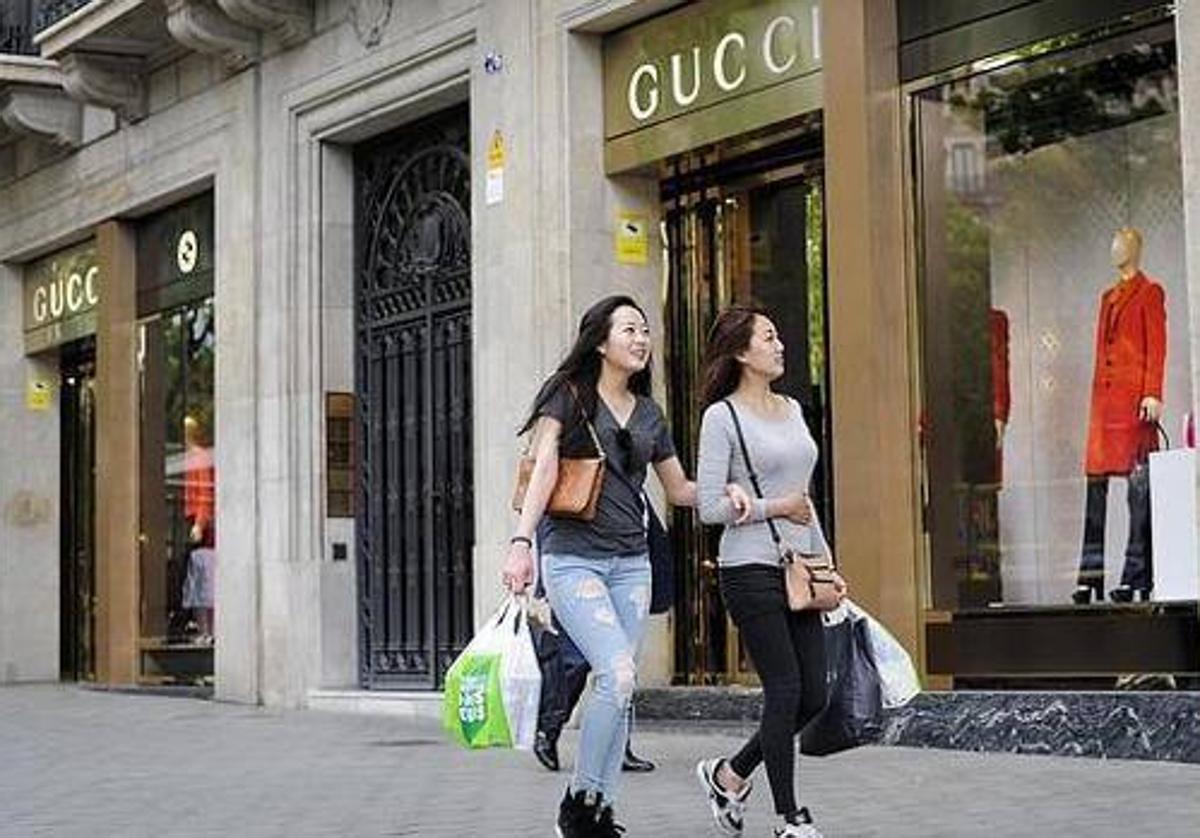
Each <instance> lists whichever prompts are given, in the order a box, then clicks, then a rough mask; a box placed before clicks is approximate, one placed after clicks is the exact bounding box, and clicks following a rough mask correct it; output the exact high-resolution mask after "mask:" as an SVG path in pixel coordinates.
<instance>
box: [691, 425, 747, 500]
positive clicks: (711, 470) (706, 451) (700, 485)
mask: <svg viewBox="0 0 1200 838" xmlns="http://www.w3.org/2000/svg"><path fill="white" fill-rule="evenodd" d="M732 454H733V447H732V446H731V445H730V440H729V434H728V432H727V429H726V427H725V425H724V423H723V422H722V421H721V420H720V419H719V418H718V415H717V414H715V413H714V412H713V410H712V409H711V408H710V409H709V410H707V411H705V413H704V418H703V419H701V420H700V446H699V451H698V452H697V459H696V506H697V508H698V509H699V510H700V520H701V521H703V522H704V523H706V524H733V523H735V522H736V521H737V520H738V518H739V517H741V516H740V515H739V513H738V511H737V510H736V509H735V508H734V505H733V501H731V500H730V498H729V495H728V494H727V493H726V491H725V486H726V484H727V483H728V482H729V466H730V457H731V455H732ZM757 505H758V504H757V503H755V504H753V506H757ZM751 514H752V515H753V510H752V511H751Z"/></svg>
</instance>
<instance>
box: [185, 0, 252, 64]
mask: <svg viewBox="0 0 1200 838" xmlns="http://www.w3.org/2000/svg"><path fill="white" fill-rule="evenodd" d="M167 29H168V30H169V31H170V33H171V37H173V38H174V39H175V40H176V41H178V42H179V43H181V44H183V45H184V46H185V47H187V48H188V49H190V50H194V51H195V52H199V53H202V54H205V55H220V56H221V57H222V58H223V59H224V60H225V64H226V66H228V67H229V68H230V69H231V70H240V69H241V68H243V67H245V66H246V65H248V64H252V63H254V62H255V61H257V60H258V54H259V53H258V33H257V32H255V31H254V30H253V29H250V28H249V27H246V26H243V25H242V24H240V23H238V22H236V21H234V20H232V19H230V18H229V16H228V15H226V14H225V13H224V12H223V11H221V9H220V7H218V6H217V4H216V0H167Z"/></svg>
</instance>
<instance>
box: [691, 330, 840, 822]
mask: <svg viewBox="0 0 1200 838" xmlns="http://www.w3.org/2000/svg"><path fill="white" fill-rule="evenodd" d="M704 367H705V368H704V390H705V392H704V401H705V404H706V405H707V406H708V407H707V409H706V410H705V411H704V419H703V421H702V423H701V427H700V452H699V463H698V465H697V468H696V489H697V495H698V502H699V507H700V517H701V519H702V520H703V521H704V522H705V523H708V524H724V525H725V531H724V533H723V535H722V536H721V548H720V557H719V559H718V564H719V568H720V586H721V596H722V598H723V599H724V601H725V607H726V608H727V609H728V611H729V614H730V616H731V617H732V618H733V621H734V623H735V624H736V625H737V627H738V629H739V631H740V634H741V637H742V639H743V641H744V642H745V644H746V650H747V651H748V652H749V654H750V657H751V659H752V660H753V661H754V665H755V668H756V669H757V671H758V674H759V677H760V678H761V679H762V684H763V713H762V720H761V722H760V726H759V729H758V732H756V733H755V734H754V736H753V737H751V738H750V740H749V741H748V742H746V744H745V745H744V746H743V747H742V749H741V750H740V751H739V752H738V753H737V754H736V755H734V756H733V757H730V758H729V759H725V758H714V759H708V760H703V761H701V762H700V763H699V764H698V765H697V766H696V774H697V777H698V778H699V780H700V783H701V785H702V786H703V788H704V791H705V793H706V794H707V795H708V799H709V804H710V806H711V808H712V813H713V817H714V818H715V819H716V822H717V825H718V826H719V827H720V828H721V830H722V831H723V832H725V833H726V834H727V835H740V834H741V832H742V824H743V813H744V809H745V804H746V799H747V797H748V796H749V794H750V775H751V774H752V773H753V772H754V770H755V769H756V768H757V767H758V765H759V763H766V768H767V780H768V782H769V783H770V786H771V793H772V797H773V798H774V803H775V811H776V813H777V814H778V815H779V817H780V822H779V825H778V826H777V827H776V829H775V835H776V836H787V838H820V833H819V832H818V831H817V829H816V827H815V826H814V825H813V823H812V817H811V816H810V814H809V811H808V809H807V807H801V806H799V805H798V804H797V803H796V797H795V787H794V778H795V735H796V733H798V732H799V731H800V730H801V729H802V728H803V727H804V725H805V724H806V723H807V722H808V721H809V720H810V719H811V718H812V717H813V716H815V715H816V714H817V713H818V712H819V711H820V710H821V709H822V708H823V707H824V706H825V701H826V688H825V645H824V644H825V641H824V635H823V631H824V629H823V627H822V623H821V615H820V613H819V612H816V611H792V610H790V608H789V607H788V601H787V591H786V587H785V582H784V571H783V567H782V565H781V562H780V554H779V549H778V548H777V546H776V544H775V541H774V540H773V538H772V535H771V531H770V528H769V527H768V525H767V523H766V522H767V519H772V520H773V521H774V522H775V525H776V527H777V529H778V531H779V534H780V536H781V537H782V541H783V542H784V543H785V544H786V545H788V546H789V547H791V548H792V549H793V550H794V551H796V552H798V553H800V554H802V555H813V556H816V555H823V554H825V553H827V552H828V546H827V545H826V543H825V537H824V535H823V533H822V531H821V526H820V523H819V522H818V521H817V520H816V517H815V516H814V515H813V513H812V507H811V505H810V504H809V501H808V494H807V493H808V486H809V482H810V481H811V479H812V473H813V467H814V466H815V464H816V461H817V445H816V443H815V442H814V441H813V438H812V434H810V433H809V430H808V426H807V425H806V424H805V422H804V416H803V414H802V413H801V411H800V406H799V405H798V404H797V403H796V402H795V400H793V399H790V398H788V397H786V396H782V395H780V394H778V393H775V392H773V391H772V390H771V383H772V382H773V381H775V380H776V379H778V378H779V377H780V376H781V375H783V343H782V342H781V341H780V340H779V336H778V334H777V333H776V331H775V326H774V324H773V323H772V322H771V321H770V319H769V318H768V317H767V316H766V315H765V314H763V313H762V312H759V311H756V310H753V309H748V308H741V307H737V308H731V309H728V310H726V311H724V312H722V313H721V315H720V316H719V317H718V318H717V321H716V322H715V323H714V324H713V327H712V330H711V331H710V333H709V338H708V348H707V350H706V353H705V365H704ZM733 411H736V413H737V420H738V422H739V423H740V424H741V427H742V431H743V433H744V435H745V439H746V446H747V448H748V449H749V455H750V458H751V460H752V461H753V466H754V471H755V472H756V473H757V476H758V480H759V483H760V485H761V488H762V494H763V497H761V498H756V499H755V500H754V502H753V507H752V509H751V512H750V515H749V516H748V519H747V518H746V516H741V517H739V516H738V515H737V514H736V513H735V511H734V509H733V508H732V506H731V505H730V503H729V502H728V500H727V499H726V498H725V497H724V494H725V485H726V484H727V483H736V484H739V485H741V486H743V487H744V488H745V489H746V490H747V491H748V492H750V493H751V495H752V497H753V496H754V494H753V488H752V486H751V481H750V471H749V469H748V467H747V463H746V459H745V457H744V456H743V453H742V450H741V446H740V444H739V442H738V435H737V428H736V425H735V422H734V416H733Z"/></svg>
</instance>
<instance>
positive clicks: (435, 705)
mask: <svg viewBox="0 0 1200 838" xmlns="http://www.w3.org/2000/svg"><path fill="white" fill-rule="evenodd" d="M308 708H309V709H310V710H325V711H329V712H333V713H366V714H373V715H380V716H398V717H401V718H406V719H428V720H434V721H441V718H442V694H441V693H440V692H425V691H422V692H418V691H415V690H412V691H399V690H397V691H390V690H310V691H309V693H308Z"/></svg>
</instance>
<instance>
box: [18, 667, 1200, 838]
mask: <svg viewBox="0 0 1200 838" xmlns="http://www.w3.org/2000/svg"><path fill="white" fill-rule="evenodd" d="M740 734H741V731H736V730H729V729H724V730H721V731H716V730H705V729H696V728H686V729H685V728H675V729H667V728H654V729H643V730H639V731H638V734H637V738H636V743H637V746H638V750H639V751H641V752H643V753H644V754H645V755H647V756H650V757H652V758H654V759H656V760H657V761H658V762H659V770H658V771H657V772H655V773H654V774H650V775H642V776H636V777H632V778H628V777H627V782H626V784H625V788H624V792H623V795H624V796H623V799H622V801H621V804H620V806H619V807H618V811H619V813H620V815H619V819H620V820H623V821H625V822H626V824H627V826H628V828H629V835H631V836H681V837H683V836H686V838H704V836H710V835H711V836H716V835H717V832H716V831H715V829H714V828H713V827H712V826H711V825H710V822H709V821H708V815H707V809H706V808H705V806H704V804H703V802H702V800H701V799H700V795H699V792H698V789H697V788H696V787H695V781H694V778H693V775H692V767H693V765H694V763H695V761H696V760H697V759H698V758H700V757H702V756H706V755H710V754H717V753H722V752H729V751H730V750H732V749H733V748H734V747H735V746H736V744H737V743H738V741H739V737H740ZM573 743H574V736H573V734H571V733H570V732H568V734H567V736H566V742H565V743H564V745H565V749H564V757H566V758H567V759H569V758H570V751H571V748H572V747H573ZM565 780H566V778H565V776H564V775H559V776H557V777H554V776H551V775H549V774H548V773H546V772H545V771H544V770H543V769H541V768H540V767H539V766H538V765H537V764H536V763H535V762H534V760H533V758H532V757H531V756H530V755H529V754H526V753H519V752H510V751H487V752H474V753H472V752H466V751H463V750H461V749H459V748H457V747H454V746H451V745H449V744H447V743H446V741H445V740H444V739H443V738H442V736H441V735H440V733H439V731H438V729H437V728H436V726H433V725H431V724H429V723H427V722H412V721H400V720H397V719H395V718H388V717H383V716H345V715H337V714H332V713H322V712H312V711H309V712H304V711H296V712H281V711H271V710H263V709H260V708H254V707H245V706H237V705H228V704H220V703H216V702H210V701H200V700H195V699H183V698H168V697H161V696H147V695H127V694H119V693H103V692H95V691H89V690H83V689H78V688H75V687H70V686H33V687H9V688H2V689H0V835H2V836H22V838H23V837H24V836H31V835H55V836H59V835H62V836H76V835H78V836H84V835H86V836H142V835H146V836H151V835H153V836H192V835H197V836H199V835H218V834H221V835H229V836H258V835H272V836H274V835H280V836H283V835H286V836H360V835H361V836H409V835H419V836H430V837H431V838H432V836H477V835H486V836H550V835H552V834H553V831H552V818H553V812H554V809H555V805H556V802H557V799H558V798H559V796H560V795H561V793H562V789H563V785H564V783H565ZM759 785H760V788H759V789H757V790H756V791H755V792H754V795H753V798H752V802H751V807H750V809H751V811H750V814H749V817H748V822H747V830H746V835H747V836H748V838H758V837H759V836H764V837H765V836H769V835H770V834H771V833H770V824H771V822H770V820H769V811H768V809H769V807H768V800H769V794H768V793H767V788H766V783H765V780H764V779H763V778H761V777H760V778H759ZM801 789H802V795H801V796H802V800H803V802H805V803H807V804H808V805H809V806H811V807H812V809H813V812H814V814H815V815H816V816H817V818H818V820H819V823H820V825H821V827H822V829H823V831H824V832H825V834H826V835H827V836H829V838H852V836H853V837H854V838H867V836H880V838H883V836H888V838H892V836H913V837H914V838H915V837H916V836H921V838H932V836H947V838H969V836H986V837H987V838H998V836H1008V835H1018V836H1053V838H1068V836H1088V838H1095V837H1097V836H1114V838H1115V836H1127V835H1136V836H1139V838H1142V836H1180V837H1181V838H1182V836H1189V837H1190V838H1194V836H1198V835H1200V767H1197V766H1185V765H1173V764H1156V763H1138V762H1115V761H1114V762H1103V761H1097V760H1088V759H1063V758H1054V757H1020V756H1010V755H995V754H991V755H981V754H967V753H954V752H939V751H917V750H906V749H900V748H865V749H861V750H858V751H855V752H851V753H847V754H842V755H839V756H836V757H831V758H826V759H824V760H816V759H807V758H806V759H804V760H803V761H802V768H801Z"/></svg>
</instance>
